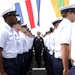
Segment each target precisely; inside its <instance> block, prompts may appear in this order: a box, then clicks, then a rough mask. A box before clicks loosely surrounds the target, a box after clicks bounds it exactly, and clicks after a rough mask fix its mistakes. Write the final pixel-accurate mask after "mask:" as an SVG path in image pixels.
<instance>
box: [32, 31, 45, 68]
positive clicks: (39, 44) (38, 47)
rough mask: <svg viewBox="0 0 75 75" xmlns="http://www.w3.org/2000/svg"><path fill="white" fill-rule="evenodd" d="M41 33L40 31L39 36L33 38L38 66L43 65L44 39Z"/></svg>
mask: <svg viewBox="0 0 75 75" xmlns="http://www.w3.org/2000/svg"><path fill="white" fill-rule="evenodd" d="M40 35H41V33H40V32H39V31H38V32H37V36H36V37H35V38H34V40H33V48H34V50H35V59H36V62H37V67H38V68H40V67H41V53H42V49H43V48H44V40H43V38H42V37H41V36H40Z"/></svg>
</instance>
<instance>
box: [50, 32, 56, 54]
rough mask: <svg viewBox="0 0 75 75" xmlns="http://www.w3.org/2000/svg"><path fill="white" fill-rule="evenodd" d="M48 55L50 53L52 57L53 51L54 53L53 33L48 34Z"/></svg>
mask: <svg viewBox="0 0 75 75" xmlns="http://www.w3.org/2000/svg"><path fill="white" fill-rule="evenodd" d="M49 46H50V47H49V48H50V49H49V50H50V51H49V53H50V55H53V51H54V49H55V38H54V32H53V33H51V34H50V36H49Z"/></svg>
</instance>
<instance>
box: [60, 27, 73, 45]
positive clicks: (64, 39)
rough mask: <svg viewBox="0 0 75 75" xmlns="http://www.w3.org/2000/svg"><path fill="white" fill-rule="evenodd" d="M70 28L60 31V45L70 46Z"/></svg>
mask: <svg viewBox="0 0 75 75" xmlns="http://www.w3.org/2000/svg"><path fill="white" fill-rule="evenodd" d="M71 33H72V30H71V27H67V26H66V27H64V28H62V29H61V31H60V36H59V38H60V39H59V40H60V44H63V43H66V44H70V40H71Z"/></svg>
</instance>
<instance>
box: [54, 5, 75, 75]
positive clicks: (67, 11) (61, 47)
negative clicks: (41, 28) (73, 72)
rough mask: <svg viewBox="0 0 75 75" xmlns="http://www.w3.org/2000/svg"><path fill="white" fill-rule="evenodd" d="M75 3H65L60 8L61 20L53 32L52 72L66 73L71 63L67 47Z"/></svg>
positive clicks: (68, 45) (63, 74)
mask: <svg viewBox="0 0 75 75" xmlns="http://www.w3.org/2000/svg"><path fill="white" fill-rule="evenodd" d="M74 9H75V5H67V6H63V7H61V8H60V12H61V15H62V17H63V20H62V21H61V23H60V24H59V26H58V28H57V30H56V32H55V35H56V36H55V55H54V57H55V58H54V64H53V66H54V74H55V75H68V73H69V69H70V68H71V63H70V59H69V55H70V54H69V47H70V40H71V32H72V22H74V21H75V13H74Z"/></svg>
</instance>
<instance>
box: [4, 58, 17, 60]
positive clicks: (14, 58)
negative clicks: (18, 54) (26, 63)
mask: <svg viewBox="0 0 75 75" xmlns="http://www.w3.org/2000/svg"><path fill="white" fill-rule="evenodd" d="M3 59H4V60H16V59H17V58H3Z"/></svg>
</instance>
